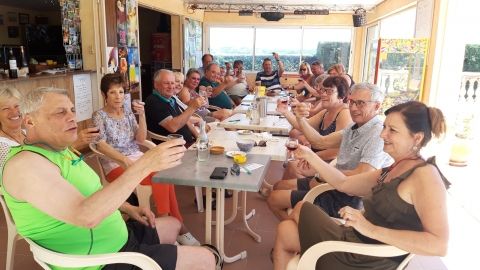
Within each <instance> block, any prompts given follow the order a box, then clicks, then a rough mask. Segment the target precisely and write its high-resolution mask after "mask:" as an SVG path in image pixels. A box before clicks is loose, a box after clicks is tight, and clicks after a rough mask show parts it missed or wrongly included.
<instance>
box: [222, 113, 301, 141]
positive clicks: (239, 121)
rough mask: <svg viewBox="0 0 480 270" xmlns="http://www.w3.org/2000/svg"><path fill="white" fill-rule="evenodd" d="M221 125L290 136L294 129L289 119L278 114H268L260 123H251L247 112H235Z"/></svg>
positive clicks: (227, 127) (228, 127)
mask: <svg viewBox="0 0 480 270" xmlns="http://www.w3.org/2000/svg"><path fill="white" fill-rule="evenodd" d="M218 125H219V126H220V127H223V128H226V129H234V130H239V129H247V130H254V131H267V132H270V133H272V134H277V135H284V136H288V133H289V132H290V130H291V129H292V126H291V125H290V123H288V121H287V119H285V118H281V117H279V116H278V115H267V116H266V117H263V118H261V119H260V124H258V125H254V124H251V123H250V119H248V118H247V117H246V115H245V114H241V113H238V114H234V115H232V116H230V117H229V118H227V119H225V120H223V121H222V122H220V123H219V124H218Z"/></svg>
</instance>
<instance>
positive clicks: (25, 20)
mask: <svg viewBox="0 0 480 270" xmlns="http://www.w3.org/2000/svg"><path fill="white" fill-rule="evenodd" d="M18 23H19V24H29V23H30V15H28V14H26V13H18Z"/></svg>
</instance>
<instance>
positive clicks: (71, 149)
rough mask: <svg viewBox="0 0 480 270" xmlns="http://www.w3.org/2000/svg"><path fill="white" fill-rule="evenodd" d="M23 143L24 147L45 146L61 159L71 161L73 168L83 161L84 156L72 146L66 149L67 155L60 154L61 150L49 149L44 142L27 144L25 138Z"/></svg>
mask: <svg viewBox="0 0 480 270" xmlns="http://www.w3.org/2000/svg"><path fill="white" fill-rule="evenodd" d="M23 143H24V144H25V145H35V144H39V145H43V146H46V147H47V148H49V149H50V150H53V151H54V152H55V153H58V154H60V155H62V157H63V158H64V159H65V160H69V161H71V162H72V165H73V166H75V165H77V164H78V163H80V162H81V161H82V160H84V159H85V156H84V155H83V154H82V153H80V151H78V150H77V149H75V148H74V147H72V146H69V147H67V148H66V150H68V151H67V153H62V152H63V150H62V151H58V150H56V149H55V148H53V147H51V146H50V145H49V144H47V143H44V142H34V143H29V142H27V138H25V139H24V140H23ZM68 153H70V155H67V154H68ZM73 154H75V155H78V158H76V157H75V156H74V155H73Z"/></svg>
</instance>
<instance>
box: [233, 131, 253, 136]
mask: <svg viewBox="0 0 480 270" xmlns="http://www.w3.org/2000/svg"><path fill="white" fill-rule="evenodd" d="M237 133H238V134H239V135H251V134H253V131H251V130H237Z"/></svg>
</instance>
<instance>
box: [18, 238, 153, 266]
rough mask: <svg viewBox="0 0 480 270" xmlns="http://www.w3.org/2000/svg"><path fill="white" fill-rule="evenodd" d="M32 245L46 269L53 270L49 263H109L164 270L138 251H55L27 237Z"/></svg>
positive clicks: (81, 264)
mask: <svg viewBox="0 0 480 270" xmlns="http://www.w3.org/2000/svg"><path fill="white" fill-rule="evenodd" d="M25 240H26V241H27V242H28V244H29V245H30V251H31V252H32V254H33V258H34V259H35V261H36V262H37V263H38V264H39V265H40V266H41V267H42V268H43V269H45V270H51V269H52V268H50V266H49V265H55V266H60V267H89V266H97V265H107V264H116V263H123V264H131V265H135V266H136V267H138V268H140V269H144V270H162V268H161V267H160V266H159V265H158V264H157V263H156V262H155V261H154V260H152V259H151V258H149V257H147V256H145V255H143V254H140V253H136V252H118V253H109V254H99V255H69V254H63V253H58V252H54V251H51V250H48V249H46V248H43V247H41V246H39V245H37V244H36V243H35V242H33V241H32V240H30V239H28V238H25Z"/></svg>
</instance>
